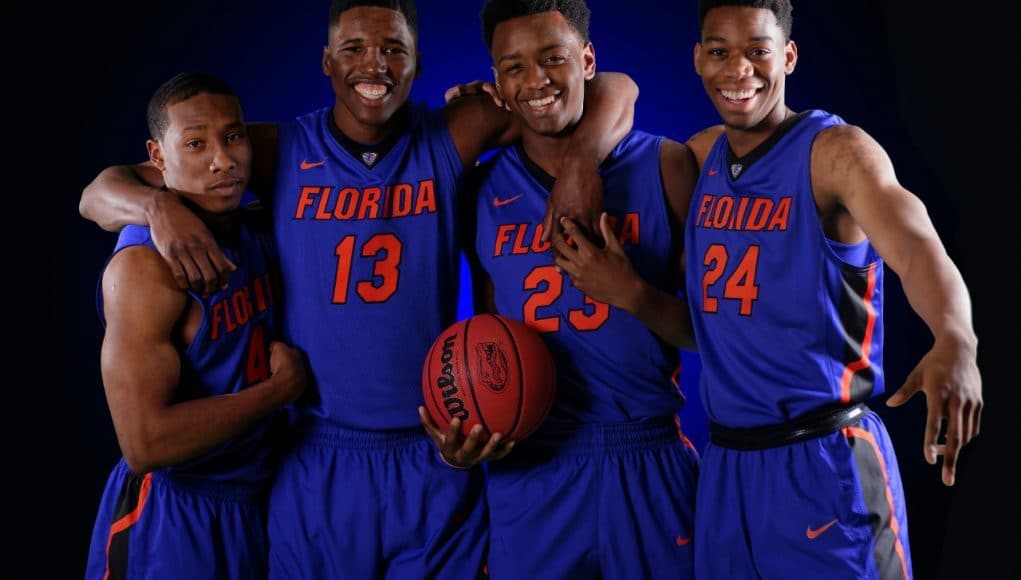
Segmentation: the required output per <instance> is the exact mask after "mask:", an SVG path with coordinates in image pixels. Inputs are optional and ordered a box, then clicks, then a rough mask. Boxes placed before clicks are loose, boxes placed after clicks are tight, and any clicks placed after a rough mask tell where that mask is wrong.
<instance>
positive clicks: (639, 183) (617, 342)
mask: <svg viewBox="0 0 1021 580" xmlns="http://www.w3.org/2000/svg"><path fill="white" fill-rule="evenodd" d="M662 141H663V139H662V137H656V136H652V135H648V134H646V133H642V132H638V131H635V132H632V133H631V134H630V135H628V136H627V137H626V138H625V139H624V140H623V141H622V142H621V143H620V144H619V145H618V146H617V148H616V149H615V150H614V152H613V154H612V155H611V157H610V159H608V160H607V161H606V162H605V163H604V164H603V166H602V167H601V168H600V175H601V176H602V179H603V184H604V187H605V193H604V196H603V200H604V204H605V207H606V211H607V212H608V213H609V214H610V215H611V216H612V217H613V218H615V220H616V223H615V226H614V230H615V232H616V234H617V239H618V240H620V241H621V242H622V246H623V247H624V251H625V253H626V254H627V256H628V258H629V259H630V260H631V263H632V264H633V265H634V267H635V270H636V271H637V272H638V273H639V274H640V275H641V276H642V277H643V278H645V279H646V280H647V281H648V282H649V283H651V284H653V285H655V286H656V287H658V288H661V289H663V290H665V291H667V292H677V290H678V288H677V286H678V284H679V281H678V280H677V279H676V275H675V276H670V275H669V274H668V272H670V271H671V264H675V263H676V262H673V261H674V260H676V259H677V257H676V252H674V251H673V249H672V243H671V240H672V239H673V238H672V236H671V230H670V219H669V216H668V209H667V206H666V200H665V197H664V196H665V194H664V191H663V185H662V181H661V178H660V169H659V151H660V146H661V144H662ZM524 155H525V154H524V151H523V149H522V148H521V147H520V146H518V147H511V148H508V149H506V150H504V151H503V152H501V153H500V154H499V155H497V156H495V157H494V158H493V159H491V160H490V161H489V162H488V163H487V165H486V166H483V167H480V168H479V169H480V175H479V179H480V182H479V186H478V196H477V218H478V222H477V234H476V237H475V251H476V253H477V257H478V260H479V262H480V263H481V266H482V268H483V269H484V270H485V272H486V273H487V274H488V275H489V277H490V279H491V280H492V281H493V286H494V289H495V302H496V307H497V310H498V311H499V312H500V313H501V314H503V315H505V316H509V317H512V318H515V319H517V320H521V321H523V322H525V324H527V325H528V326H529V327H531V328H532V329H534V330H536V331H538V332H539V333H540V334H541V336H542V337H543V339H544V340H545V342H546V345H547V346H548V347H549V349H550V351H551V353H552V354H553V357H554V360H555V361H556V368H557V398H556V401H555V403H554V406H553V409H552V411H551V413H550V418H551V419H553V420H567V421H578V422H620V421H630V420H634V419H641V418H646V417H655V416H662V415H670V414H673V413H675V412H677V411H678V410H679V409H680V408H681V406H682V405H683V397H682V396H681V394H680V391H679V390H678V389H677V387H676V385H675V384H674V382H673V380H672V378H671V377H672V376H673V374H674V373H675V372H676V371H677V369H678V365H679V352H678V350H677V349H676V348H672V347H671V346H670V345H669V344H667V343H666V342H664V341H663V340H661V339H659V338H658V337H657V336H656V335H655V334H654V333H653V332H652V331H650V330H649V329H648V328H646V327H645V326H644V325H643V324H642V323H641V322H640V321H639V320H638V319H636V318H635V317H633V316H631V315H630V314H628V313H627V312H624V311H623V310H619V309H617V308H615V307H611V306H609V305H607V304H603V303H599V302H596V301H594V300H592V299H591V298H588V297H587V296H585V295H584V294H583V293H582V292H581V291H579V290H578V289H576V288H575V287H574V286H572V285H571V281H570V277H569V276H568V275H567V273H566V272H565V273H558V272H557V271H556V270H555V269H554V267H553V259H552V254H551V252H550V245H549V244H548V243H542V242H541V237H542V231H541V230H542V228H541V223H542V219H543V215H544V213H545V208H546V199H547V198H548V197H549V190H548V189H547V187H546V186H545V185H544V184H543V183H541V182H540V181H539V180H538V179H537V178H536V176H535V175H534V174H533V173H532V172H531V171H530V170H529V167H528V163H530V162H529V161H527V159H526V158H525V156H524ZM672 278H673V279H672Z"/></svg>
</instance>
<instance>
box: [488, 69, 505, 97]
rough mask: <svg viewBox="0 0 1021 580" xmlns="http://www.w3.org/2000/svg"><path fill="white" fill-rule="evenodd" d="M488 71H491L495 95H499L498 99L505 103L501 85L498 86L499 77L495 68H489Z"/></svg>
mask: <svg viewBox="0 0 1021 580" xmlns="http://www.w3.org/2000/svg"><path fill="white" fill-rule="evenodd" d="M489 70H491V71H493V86H494V87H496V94H498V95H500V98H501V99H503V100H504V101H506V100H507V99H506V97H504V95H503V85H501V84H500V75H498V74H496V67H495V66H491V67H489Z"/></svg>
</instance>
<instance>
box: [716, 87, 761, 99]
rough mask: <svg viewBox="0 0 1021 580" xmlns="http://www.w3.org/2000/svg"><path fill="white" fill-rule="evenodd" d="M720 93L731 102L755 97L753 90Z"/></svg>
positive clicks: (722, 91)
mask: <svg viewBox="0 0 1021 580" xmlns="http://www.w3.org/2000/svg"><path fill="white" fill-rule="evenodd" d="M720 93H721V94H722V95H723V96H724V97H726V98H728V99H730V100H732V101H743V100H745V99H750V98H752V97H754V96H755V89H748V90H744V91H725V90H722V89H721V90H720Z"/></svg>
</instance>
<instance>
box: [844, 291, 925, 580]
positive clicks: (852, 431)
mask: <svg viewBox="0 0 1021 580" xmlns="http://www.w3.org/2000/svg"><path fill="white" fill-rule="evenodd" d="M870 286H871V284H870ZM843 431H844V435H845V436H847V437H848V438H851V437H857V438H858V439H863V440H865V441H867V442H868V444H869V445H871V446H872V450H873V451H874V452H875V453H876V457H877V458H878V459H879V469H880V471H882V473H883V488H884V489H885V490H886V503H887V504H888V505H889V507H890V529H891V530H893V547H894V550H896V551H897V555H898V556H899V557H900V569H901V571H902V572H903V573H904V577H905V578H909V576H908V560H907V558H906V557H905V556H904V546H903V545H902V544H901V543H900V524H899V523H898V522H897V517H896V515H895V514H894V509H893V493H892V492H891V491H890V479H889V478H888V477H887V476H886V463H885V462H884V461H883V453H882V452H881V451H879V446H878V445H876V440H875V438H874V437H873V436H872V433H869V432H868V431H866V430H865V429H862V428H861V427H844V429H843Z"/></svg>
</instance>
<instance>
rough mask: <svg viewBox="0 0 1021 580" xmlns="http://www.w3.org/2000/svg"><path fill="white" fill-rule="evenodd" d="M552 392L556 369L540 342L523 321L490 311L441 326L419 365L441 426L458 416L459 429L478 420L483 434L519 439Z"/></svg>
mask: <svg viewBox="0 0 1021 580" xmlns="http://www.w3.org/2000/svg"><path fill="white" fill-rule="evenodd" d="M555 394H556V371H555V369H554V366H553V357H552V355H550V352H549V350H548V349H547V348H546V344H545V343H544V342H543V341H542V339H541V338H540V337H539V335H538V334H537V333H536V332H535V331H534V330H532V329H531V328H528V327H527V326H525V325H524V324H523V323H521V322H518V321H516V320H512V319H509V318H506V317H503V316H500V315H495V314H479V315H477V316H473V317H471V318H468V319H465V320H462V321H460V322H457V323H455V324H453V325H451V326H450V327H449V328H447V329H446V330H444V331H443V332H442V333H440V336H439V337H438V338H437V339H436V342H434V343H433V345H432V348H430V349H429V354H428V355H427V356H426V359H425V365H424V367H423V368H422V395H423V396H424V397H425V408H426V409H428V410H429V415H430V416H431V417H432V420H433V421H435V422H436V424H437V425H439V426H440V428H442V429H446V428H447V426H448V425H449V424H450V421H451V420H452V419H453V418H454V417H459V418H460V419H461V430H462V432H463V433H464V434H465V435H467V434H468V432H469V431H470V430H471V428H472V427H473V426H475V425H476V424H481V425H482V428H483V429H484V430H485V432H486V433H487V434H488V433H502V434H503V436H504V438H505V440H513V441H518V440H521V439H523V438H525V437H527V436H529V435H531V434H532V433H533V432H534V431H535V430H536V429H537V428H538V427H539V425H540V424H542V422H543V421H544V420H545V419H546V415H548V414H549V410H550V407H551V406H552V405H553V397H554V395H555Z"/></svg>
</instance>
